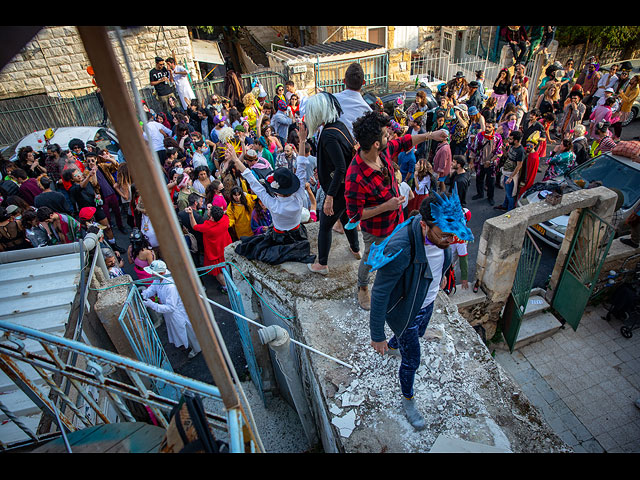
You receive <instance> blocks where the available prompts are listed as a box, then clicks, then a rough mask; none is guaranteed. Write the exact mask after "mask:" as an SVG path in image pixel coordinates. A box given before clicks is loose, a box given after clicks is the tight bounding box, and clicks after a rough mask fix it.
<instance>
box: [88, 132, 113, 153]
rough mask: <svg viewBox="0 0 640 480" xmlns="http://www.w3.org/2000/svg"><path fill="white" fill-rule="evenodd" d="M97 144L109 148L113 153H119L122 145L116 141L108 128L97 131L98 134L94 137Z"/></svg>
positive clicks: (102, 147)
mask: <svg viewBox="0 0 640 480" xmlns="http://www.w3.org/2000/svg"><path fill="white" fill-rule="evenodd" d="M93 140H94V141H95V142H96V143H97V144H98V148H99V149H101V150H102V149H107V150H108V151H109V153H111V154H112V155H117V154H118V150H119V149H120V146H119V145H118V144H117V143H116V141H115V140H114V139H113V138H112V137H111V136H110V135H109V134H108V133H107V131H106V130H104V129H100V130H98V132H97V133H96V136H95V137H94V139H93Z"/></svg>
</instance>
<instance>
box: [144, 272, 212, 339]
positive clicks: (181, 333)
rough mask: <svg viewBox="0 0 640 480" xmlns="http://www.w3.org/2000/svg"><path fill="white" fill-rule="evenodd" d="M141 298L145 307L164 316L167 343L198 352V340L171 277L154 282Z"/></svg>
mask: <svg viewBox="0 0 640 480" xmlns="http://www.w3.org/2000/svg"><path fill="white" fill-rule="evenodd" d="M165 276H166V275H165ZM154 296H157V297H158V300H160V303H156V302H154V301H152V300H151V298H152V297H154ZM142 298H143V299H144V300H145V302H144V304H145V305H146V306H147V307H149V308H151V309H152V310H155V311H156V312H158V313H161V314H163V315H164V320H165V322H166V324H167V334H168V336H169V342H171V343H172V344H173V345H175V346H176V347H182V346H184V347H189V346H191V349H192V350H193V351H194V352H199V351H200V345H199V344H198V339H197V338H196V335H195V332H194V331H193V327H192V326H191V322H190V321H189V317H188V316H187V311H186V310H185V309H184V305H183V304H182V299H181V298H180V294H179V293H178V289H177V288H176V286H175V284H174V283H173V279H172V278H171V277H168V280H164V279H163V280H160V281H159V280H154V282H153V283H152V284H151V285H149V287H148V288H147V289H146V290H145V291H144V292H142Z"/></svg>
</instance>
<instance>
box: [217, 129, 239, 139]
mask: <svg viewBox="0 0 640 480" xmlns="http://www.w3.org/2000/svg"><path fill="white" fill-rule="evenodd" d="M234 135H235V133H234V131H233V128H231V127H222V128H221V129H220V130H219V131H218V139H219V140H220V142H222V143H227V142H228V141H229V140H231V139H232V138H233V137H234Z"/></svg>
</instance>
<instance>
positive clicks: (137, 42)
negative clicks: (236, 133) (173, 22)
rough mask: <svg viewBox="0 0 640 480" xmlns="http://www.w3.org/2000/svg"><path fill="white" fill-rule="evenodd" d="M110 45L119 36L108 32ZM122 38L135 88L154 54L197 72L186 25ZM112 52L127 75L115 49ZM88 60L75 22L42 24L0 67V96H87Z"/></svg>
mask: <svg viewBox="0 0 640 480" xmlns="http://www.w3.org/2000/svg"><path fill="white" fill-rule="evenodd" d="M109 35H110V36H111V37H112V39H113V42H114V44H116V42H117V40H116V38H115V34H114V32H113V31H111V32H109ZM123 40H124V44H125V47H126V49H127V54H128V56H129V60H130V62H131V68H132V70H133V76H134V78H135V81H136V82H137V86H138V88H142V87H146V86H148V85H149V70H151V69H152V68H153V67H154V66H155V61H154V58H155V57H156V56H161V57H163V58H166V57H169V56H172V55H173V56H175V58H176V60H177V61H178V62H179V63H180V64H183V65H184V63H185V62H186V63H187V67H188V69H189V70H190V71H192V72H194V74H195V75H197V71H198V69H197V68H193V67H194V65H195V63H194V62H195V60H194V58H195V57H194V51H193V46H192V41H191V38H190V36H189V30H188V28H187V27H186V26H167V27H154V26H152V27H138V28H136V29H128V30H123ZM115 50H116V54H117V55H118V60H119V61H120V65H121V67H122V72H123V76H124V78H125V79H128V74H127V72H126V69H125V64H124V59H123V57H122V54H121V52H120V49H119V48H116V49H115ZM88 66H89V60H88V58H87V55H86V53H85V51H84V47H83V45H82V41H81V39H80V35H79V34H78V30H77V29H76V27H74V26H54V27H45V28H43V29H42V30H40V32H38V34H37V35H36V36H35V37H34V38H33V39H32V40H31V41H30V42H29V43H28V44H27V45H26V46H25V47H24V48H23V49H22V50H21V51H20V53H18V54H17V55H16V56H15V57H14V58H13V59H12V60H11V62H9V63H8V64H7V65H6V66H5V67H4V68H3V69H2V71H0V100H4V99H9V98H16V97H22V96H27V95H38V94H44V95H48V96H55V97H73V96H82V95H86V94H87V93H90V92H92V91H94V90H95V88H94V86H93V84H92V82H91V76H90V75H89V74H88V73H87V67H88Z"/></svg>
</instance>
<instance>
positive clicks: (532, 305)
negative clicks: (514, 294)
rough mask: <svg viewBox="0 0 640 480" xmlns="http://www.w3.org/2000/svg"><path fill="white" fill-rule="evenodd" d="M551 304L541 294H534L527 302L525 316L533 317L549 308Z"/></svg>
mask: <svg viewBox="0 0 640 480" xmlns="http://www.w3.org/2000/svg"><path fill="white" fill-rule="evenodd" d="M550 306H551V305H549V304H548V303H547V301H546V300H545V299H544V298H543V297H542V296H541V295H532V296H530V297H529V301H528V302H527V308H526V309H525V311H524V318H529V317H533V316H534V315H537V314H538V313H541V312H544V311H545V310H548V309H549V307H550Z"/></svg>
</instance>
